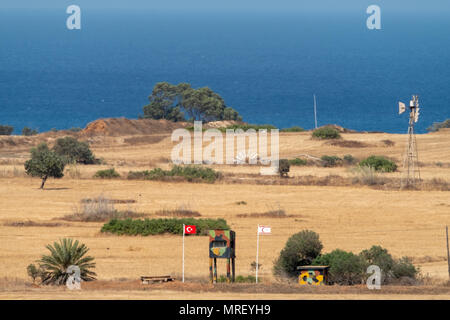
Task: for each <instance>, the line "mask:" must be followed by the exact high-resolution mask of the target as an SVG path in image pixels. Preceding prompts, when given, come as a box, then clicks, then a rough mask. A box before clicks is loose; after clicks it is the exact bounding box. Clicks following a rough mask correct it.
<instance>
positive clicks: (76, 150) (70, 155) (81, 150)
mask: <svg viewBox="0 0 450 320" xmlns="http://www.w3.org/2000/svg"><path fill="white" fill-rule="evenodd" d="M53 151H55V152H56V153H57V154H58V155H60V156H61V157H62V158H64V159H65V161H66V163H73V162H76V163H82V164H96V163H98V160H97V159H95V157H94V154H93V153H92V151H91V149H90V148H89V144H88V143H87V142H81V141H78V140H77V139H75V138H72V137H65V138H59V139H57V140H56V143H55V146H54V147H53Z"/></svg>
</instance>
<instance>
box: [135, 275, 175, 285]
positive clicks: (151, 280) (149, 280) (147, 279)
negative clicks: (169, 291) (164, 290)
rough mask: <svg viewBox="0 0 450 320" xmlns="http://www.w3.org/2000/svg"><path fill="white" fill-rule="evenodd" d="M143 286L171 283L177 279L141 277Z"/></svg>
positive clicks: (169, 277)
mask: <svg viewBox="0 0 450 320" xmlns="http://www.w3.org/2000/svg"><path fill="white" fill-rule="evenodd" d="M141 281H142V284H149V283H157V282H170V281H175V278H172V277H171V276H152V277H147V276H142V277H141Z"/></svg>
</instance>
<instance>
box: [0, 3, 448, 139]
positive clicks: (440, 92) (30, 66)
mask: <svg viewBox="0 0 450 320" xmlns="http://www.w3.org/2000/svg"><path fill="white" fill-rule="evenodd" d="M67 17H68V15H67V14H66V13H65V9H64V10H59V11H58V10H53V9H52V10H50V9H49V10H44V9H42V10H26V9H24V10H12V9H2V10H1V11H0V124H9V125H12V126H14V127H15V133H20V132H21V130H22V128H23V127H24V126H28V127H31V128H37V129H39V131H47V130H50V129H51V128H55V129H67V128H71V127H84V126H85V125H86V124H87V123H89V122H90V121H93V120H95V119H98V118H102V117H127V118H137V117H138V116H139V115H140V114H142V107H143V106H144V105H145V104H147V102H148V96H149V95H150V93H151V91H152V88H153V86H154V85H155V84H156V83H157V82H160V81H167V82H171V83H179V82H189V83H191V84H192V86H193V87H203V86H208V87H210V88H211V89H213V90H214V91H216V92H218V93H219V94H220V95H221V96H222V97H223V98H224V99H225V102H226V104H227V105H229V106H231V107H233V108H235V109H236V110H238V111H239V113H240V114H241V115H242V116H243V118H244V120H245V121H247V122H250V123H259V124H262V123H270V124H274V125H276V126H278V127H280V128H284V127H290V126H293V125H298V126H302V127H304V128H307V129H309V128H312V127H313V126H314V113H313V95H314V94H315V95H316V96H317V103H318V105H317V106H318V123H319V125H324V124H339V125H341V126H344V127H346V128H350V129H355V130H367V131H385V132H391V133H404V132H405V131H406V129H407V117H406V115H405V114H404V115H402V116H399V115H398V109H397V108H398V101H400V100H401V101H404V102H406V103H407V102H408V101H409V99H410V97H411V95H412V94H418V95H420V99H421V107H422V109H421V119H420V121H419V123H418V125H417V129H418V131H419V132H426V128H427V127H428V126H430V125H431V124H432V123H433V122H436V121H443V120H445V119H447V118H450V90H449V88H450V19H449V17H448V15H444V14H431V13H428V14H420V13H410V14H402V13H400V12H395V13H390V12H383V15H382V30H368V29H367V27H366V19H367V15H366V14H365V11H364V8H362V7H361V8H360V9H358V10H355V11H349V12H345V13H343V12H341V13H334V14H333V13H331V12H327V13H321V12H315V13H257V14H256V13H255V14H252V13H245V14H244V13H219V12H215V13H207V12H203V13H189V14H187V13H182V12H168V11H166V12H164V11H161V12H153V11H132V10H122V11H119V10H83V11H82V29H81V30H68V29H67V28H66V19H67Z"/></svg>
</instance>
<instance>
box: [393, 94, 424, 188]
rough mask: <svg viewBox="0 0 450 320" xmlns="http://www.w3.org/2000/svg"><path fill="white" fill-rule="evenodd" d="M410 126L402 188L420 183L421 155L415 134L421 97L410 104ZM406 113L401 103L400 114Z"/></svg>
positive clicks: (414, 98)
mask: <svg viewBox="0 0 450 320" xmlns="http://www.w3.org/2000/svg"><path fill="white" fill-rule="evenodd" d="M409 110H410V112H409V126H408V143H407V144H406V151H405V155H404V159H403V175H402V182H401V185H402V188H403V187H414V186H415V185H416V184H417V183H419V182H420V169H419V154H418V152H417V141H416V135H415V134H414V124H415V123H417V121H419V110H420V108H419V97H418V96H413V97H412V100H411V101H410V102H409ZM405 111H406V106H405V104H404V103H403V102H399V110H398V113H399V114H402V113H403V112H405Z"/></svg>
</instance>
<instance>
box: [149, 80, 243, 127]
mask: <svg viewBox="0 0 450 320" xmlns="http://www.w3.org/2000/svg"><path fill="white" fill-rule="evenodd" d="M148 99H149V101H150V103H149V104H148V105H146V106H144V115H143V118H149V119H157V120H159V119H167V120H171V121H185V120H191V121H192V120H197V121H204V122H209V121H216V120H238V121H241V120H242V117H241V116H240V115H239V114H238V112H237V111H236V110H234V109H233V108H231V107H227V106H226V105H225V101H224V100H223V99H222V97H221V96H220V95H219V94H217V93H216V92H214V91H212V90H211V89H210V88H208V87H203V88H199V89H194V88H192V87H191V85H190V84H188V83H180V84H178V85H173V84H170V83H167V82H159V83H157V84H156V85H155V87H154V88H153V91H152V94H151V95H150V96H149V97H148ZM186 117H187V118H186Z"/></svg>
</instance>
